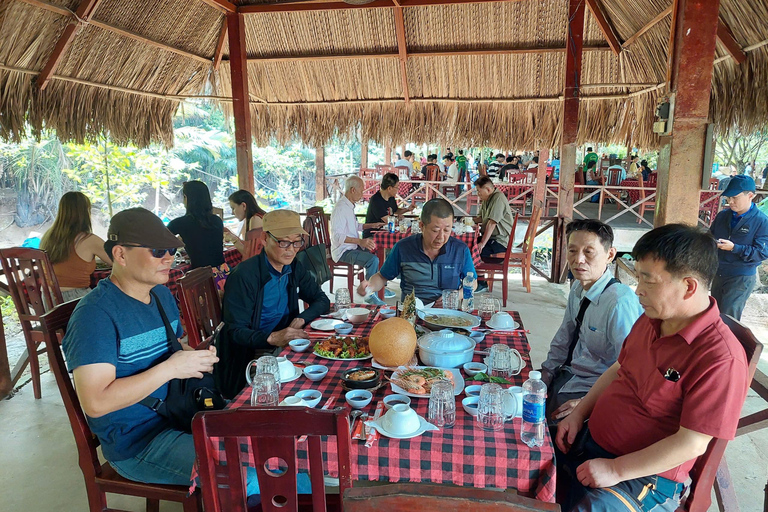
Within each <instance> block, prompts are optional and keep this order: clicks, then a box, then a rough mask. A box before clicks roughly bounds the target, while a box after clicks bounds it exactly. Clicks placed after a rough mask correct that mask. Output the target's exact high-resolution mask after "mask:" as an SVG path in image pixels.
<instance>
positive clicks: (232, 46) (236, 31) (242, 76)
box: [227, 13, 254, 192]
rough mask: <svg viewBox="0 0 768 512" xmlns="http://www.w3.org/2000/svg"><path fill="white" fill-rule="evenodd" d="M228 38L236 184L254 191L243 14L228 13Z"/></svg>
mask: <svg viewBox="0 0 768 512" xmlns="http://www.w3.org/2000/svg"><path fill="white" fill-rule="evenodd" d="M227 35H228V36H229V70H230V73H231V77H232V111H233V112H234V115H235V148H236V153H237V182H238V185H239V186H240V188H242V189H245V190H248V191H250V192H254V185H253V152H252V149H251V145H252V143H253V138H252V137H251V104H250V96H249V95H248V55H247V54H246V47H245V23H244V20H243V15H242V14H238V13H229V14H227Z"/></svg>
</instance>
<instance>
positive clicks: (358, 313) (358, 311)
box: [347, 308, 371, 324]
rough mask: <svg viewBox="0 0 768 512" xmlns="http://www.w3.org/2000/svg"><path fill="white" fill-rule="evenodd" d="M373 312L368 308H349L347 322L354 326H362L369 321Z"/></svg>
mask: <svg viewBox="0 0 768 512" xmlns="http://www.w3.org/2000/svg"><path fill="white" fill-rule="evenodd" d="M370 314H371V311H370V310H369V309H366V308H349V309H348V310H347V321H348V322H350V323H353V324H361V323H363V322H365V321H366V320H368V315H370Z"/></svg>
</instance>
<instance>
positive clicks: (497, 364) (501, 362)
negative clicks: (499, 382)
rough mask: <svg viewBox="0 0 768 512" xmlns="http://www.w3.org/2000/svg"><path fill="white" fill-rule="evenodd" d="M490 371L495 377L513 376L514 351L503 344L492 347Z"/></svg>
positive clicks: (489, 361)
mask: <svg viewBox="0 0 768 512" xmlns="http://www.w3.org/2000/svg"><path fill="white" fill-rule="evenodd" d="M488 369H489V370H490V375H492V376H494V377H502V378H505V379H506V378H508V377H509V376H510V375H511V374H512V349H510V348H509V347H508V346H506V345H503V344H501V343H497V344H495V345H492V346H491V350H490V352H489V354H488Z"/></svg>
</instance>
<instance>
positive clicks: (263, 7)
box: [238, 0, 519, 14]
mask: <svg viewBox="0 0 768 512" xmlns="http://www.w3.org/2000/svg"><path fill="white" fill-rule="evenodd" d="M509 1H510V0H397V1H395V0H374V1H373V2H370V3H367V4H363V5H353V4H348V3H345V2H334V1H325V0H310V1H305V2H283V3H279V4H250V5H242V6H240V7H238V12H239V13H241V14H257V13H275V12H299V11H337V10H343V9H383V8H388V7H395V5H397V6H399V7H426V6H433V5H457V4H484V3H495V2H509ZM516 1H519V0H516Z"/></svg>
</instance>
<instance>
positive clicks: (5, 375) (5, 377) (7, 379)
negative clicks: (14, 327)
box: [0, 315, 13, 400]
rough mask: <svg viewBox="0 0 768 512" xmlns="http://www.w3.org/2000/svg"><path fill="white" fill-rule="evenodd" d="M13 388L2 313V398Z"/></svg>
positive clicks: (0, 321) (0, 347) (0, 353)
mask: <svg viewBox="0 0 768 512" xmlns="http://www.w3.org/2000/svg"><path fill="white" fill-rule="evenodd" d="M12 390H13V384H12V383H11V366H10V364H9V363H8V348H7V345H6V343H5V328H4V327H3V322H2V315H0V400H2V399H3V398H5V397H6V396H8V395H9V394H10V393H11V391H12Z"/></svg>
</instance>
